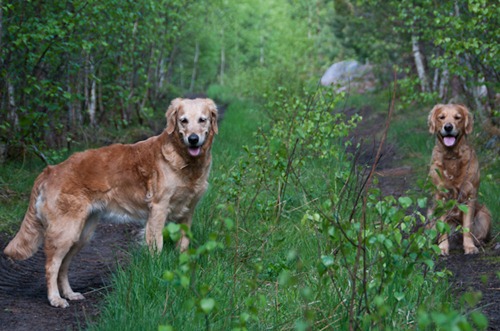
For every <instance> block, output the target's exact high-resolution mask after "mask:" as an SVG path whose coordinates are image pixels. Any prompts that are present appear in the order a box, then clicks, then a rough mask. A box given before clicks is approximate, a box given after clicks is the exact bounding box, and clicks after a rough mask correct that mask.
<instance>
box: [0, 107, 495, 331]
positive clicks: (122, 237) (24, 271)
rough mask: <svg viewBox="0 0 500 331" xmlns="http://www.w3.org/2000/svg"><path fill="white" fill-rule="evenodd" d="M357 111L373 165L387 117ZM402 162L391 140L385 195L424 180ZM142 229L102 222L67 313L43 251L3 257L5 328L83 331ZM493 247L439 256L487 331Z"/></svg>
mask: <svg viewBox="0 0 500 331" xmlns="http://www.w3.org/2000/svg"><path fill="white" fill-rule="evenodd" d="M355 111H357V112H358V113H360V114H361V115H362V116H363V118H365V120H364V121H363V122H362V123H361V124H360V125H359V127H358V128H357V129H356V130H355V132H353V134H352V137H353V139H354V140H356V141H364V143H363V144H362V146H365V147H364V148H362V153H361V154H360V155H359V160H358V161H359V162H362V163H365V164H370V162H373V155H375V152H376V149H377V147H378V145H377V142H376V141H374V139H373V137H377V136H378V135H379V133H380V132H382V131H383V127H384V122H385V117H384V114H378V113H374V112H373V111H372V108H370V107H362V108H361V109H359V110H355ZM351 112H354V110H351ZM354 145H355V144H354ZM400 159H401V156H400V154H399V153H398V148H397V145H396V144H395V143H394V142H390V141H388V142H387V143H386V144H385V146H384V148H383V151H382V157H381V159H380V162H379V164H378V168H377V172H376V174H377V177H378V178H379V181H378V184H377V185H378V187H379V188H380V189H381V191H382V194H384V195H393V196H396V197H398V196H401V195H403V194H405V192H406V191H407V190H409V189H410V188H412V187H414V184H415V181H416V177H417V176H419V174H415V173H414V172H413V170H412V169H411V168H410V167H398V164H400V162H399V160H400ZM425 162H427V161H425ZM412 185H413V186H412ZM139 231H140V227H139V226H137V225H131V224H128V225H127V224H101V225H100V226H99V227H98V228H97V231H96V234H95V236H94V238H93V240H92V242H91V244H90V245H88V246H87V247H85V248H84V249H83V250H82V251H81V252H80V253H79V254H78V255H77V256H76V257H75V258H74V260H73V263H72V267H71V268H70V283H71V284H72V286H73V288H74V290H75V291H79V292H81V293H82V294H84V295H85V297H86V300H82V301H72V302H70V307H69V308H67V309H60V308H53V307H51V306H50V305H49V303H48V300H47V297H46V286H45V270H44V261H45V256H44V253H43V252H42V251H39V252H38V253H37V254H36V255H35V256H34V257H32V258H30V259H29V260H27V261H22V262H13V261H11V260H8V259H7V258H6V257H5V256H4V255H3V254H2V253H0V270H1V271H0V329H4V330H29V331H32V330H78V329H84V328H85V325H86V323H87V322H88V321H92V320H95V318H96V317H97V316H98V315H99V309H100V305H101V304H102V301H103V299H104V296H105V294H106V293H107V292H108V291H110V290H112V289H111V288H110V280H111V274H112V272H113V270H115V269H116V268H117V266H118V265H125V264H126V263H127V260H128V258H129V255H128V253H127V252H128V251H130V250H131V247H132V246H134V245H137V244H138V242H139V239H138V233H139ZM9 239H10V238H7V236H5V235H3V234H0V249H2V250H3V248H4V247H5V246H6V245H7V243H8V240H9ZM491 247H493V245H492V244H490V245H489V246H488V247H487V248H486V250H485V252H483V253H480V254H478V255H473V256H466V255H464V254H462V253H461V252H460V250H459V249H457V250H455V251H453V252H452V254H451V255H450V256H449V257H446V258H440V260H439V265H440V266H444V267H446V268H447V269H449V270H450V271H451V272H452V274H453V277H452V280H451V288H450V291H452V293H453V295H454V296H455V297H456V298H457V300H459V298H460V296H461V295H462V294H463V293H465V292H466V291H470V290H474V291H480V292H482V299H481V301H480V303H479V305H478V307H477V308H478V309H480V310H481V311H482V312H483V313H484V314H485V315H486V316H487V317H488V320H489V328H488V330H500V279H499V277H497V275H496V273H497V272H498V271H500V250H499V249H496V250H494V249H492V248H491Z"/></svg>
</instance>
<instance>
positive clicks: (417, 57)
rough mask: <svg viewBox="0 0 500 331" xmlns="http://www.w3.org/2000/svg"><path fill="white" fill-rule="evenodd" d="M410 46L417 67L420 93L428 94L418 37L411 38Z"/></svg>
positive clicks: (427, 83)
mask: <svg viewBox="0 0 500 331" xmlns="http://www.w3.org/2000/svg"><path fill="white" fill-rule="evenodd" d="M411 46H412V50H413V58H414V60H415V66H416V67H417V74H418V78H419V80H420V88H421V90H422V92H429V90H430V89H429V82H428V81H427V75H426V73H425V66H424V59H423V55H422V52H421V51H420V44H419V42H418V37H417V36H415V35H413V36H412V37H411Z"/></svg>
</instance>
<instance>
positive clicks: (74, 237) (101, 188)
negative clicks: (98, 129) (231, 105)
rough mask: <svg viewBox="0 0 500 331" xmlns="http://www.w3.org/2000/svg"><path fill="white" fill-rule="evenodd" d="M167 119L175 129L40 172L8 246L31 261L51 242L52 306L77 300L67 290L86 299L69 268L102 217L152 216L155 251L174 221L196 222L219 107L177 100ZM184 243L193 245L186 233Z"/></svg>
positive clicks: (149, 236)
mask: <svg viewBox="0 0 500 331" xmlns="http://www.w3.org/2000/svg"><path fill="white" fill-rule="evenodd" d="M166 118H167V128H166V129H165V130H164V131H163V133H161V134H160V135H158V136H155V137H151V138H149V139H147V140H145V141H141V142H138V143H136V144H132V145H122V144H114V145H111V146H107V147H102V148H99V149H94V150H87V151H85V152H81V153H76V154H74V155H72V156H71V157H70V158H68V159H67V160H66V161H64V162H62V163H60V164H58V165H55V166H48V167H47V168H45V170H44V171H43V172H42V173H41V174H40V175H39V176H38V178H37V179H36V181H35V184H34V186H33V189H32V191H31V198H30V202H29V207H28V211H27V212H26V215H25V216H24V220H23V222H22V224H21V228H20V230H19V232H18V233H17V235H16V236H15V238H14V239H13V240H12V241H11V242H10V243H9V244H8V246H7V247H6V248H5V250H4V252H5V254H6V255H8V256H10V257H11V258H13V259H17V260H23V259H27V258H29V257H30V256H32V255H33V254H34V253H35V252H36V251H37V249H38V247H39V246H40V245H41V244H42V242H43V243H44V249H45V254H46V263H45V271H46V278H47V292H48V293H47V294H48V299H49V301H50V304H51V305H52V306H54V307H61V308H66V307H68V306H69V305H68V302H67V301H66V300H65V299H63V298H61V295H60V292H59V290H61V291H62V295H63V297H65V298H67V299H69V300H80V299H84V297H83V295H81V294H80V293H76V292H73V290H72V289H71V287H70V284H69V281H68V268H69V264H70V262H71V259H72V257H73V256H74V255H75V254H76V253H78V251H80V249H81V248H82V247H83V246H84V245H85V244H86V243H87V242H88V241H89V240H90V238H91V236H92V234H93V232H94V230H95V228H96V225H97V222H98V220H99V219H117V220H119V221H127V220H145V221H147V223H146V232H145V233H146V242H147V244H148V246H149V247H150V249H151V251H153V252H154V251H157V252H160V251H161V250H162V247H163V236H162V230H163V227H164V224H165V222H166V221H167V220H169V221H175V222H179V223H184V224H186V225H187V226H191V220H192V216H193V212H194V209H195V206H196V204H197V202H198V201H199V200H200V198H201V196H202V195H203V193H204V192H205V190H206V189H207V186H208V183H207V179H208V175H209V171H210V164H211V154H210V151H211V145H212V140H213V138H214V134H216V133H217V108H216V106H215V104H214V102H213V101H212V100H210V99H196V100H188V99H175V100H173V101H172V103H171V104H170V106H169V108H168V110H167V113H166ZM178 245H179V246H180V249H181V250H186V249H187V247H188V245H189V239H188V238H187V236H186V235H185V234H184V233H183V235H182V238H181V239H180V241H179V243H178Z"/></svg>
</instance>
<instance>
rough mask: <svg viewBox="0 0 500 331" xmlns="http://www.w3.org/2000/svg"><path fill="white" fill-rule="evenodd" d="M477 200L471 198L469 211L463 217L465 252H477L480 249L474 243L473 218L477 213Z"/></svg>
mask: <svg viewBox="0 0 500 331" xmlns="http://www.w3.org/2000/svg"><path fill="white" fill-rule="evenodd" d="M475 208H476V201H475V199H470V200H469V202H468V203H467V213H465V215H464V218H463V220H464V221H463V224H462V227H463V229H464V231H463V233H464V235H463V237H464V252H465V254H477V253H479V249H478V248H477V247H476V245H474V239H473V238H472V232H471V230H472V219H473V217H474V214H475Z"/></svg>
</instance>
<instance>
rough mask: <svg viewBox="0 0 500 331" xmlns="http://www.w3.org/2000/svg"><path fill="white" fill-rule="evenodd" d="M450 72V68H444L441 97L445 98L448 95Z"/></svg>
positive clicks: (440, 84)
mask: <svg viewBox="0 0 500 331" xmlns="http://www.w3.org/2000/svg"><path fill="white" fill-rule="evenodd" d="M449 76H450V73H449V71H448V68H444V69H443V73H442V74H441V81H440V82H439V98H440V99H441V100H444V98H445V97H446V96H447V95H448V83H449V80H450V77H449Z"/></svg>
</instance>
